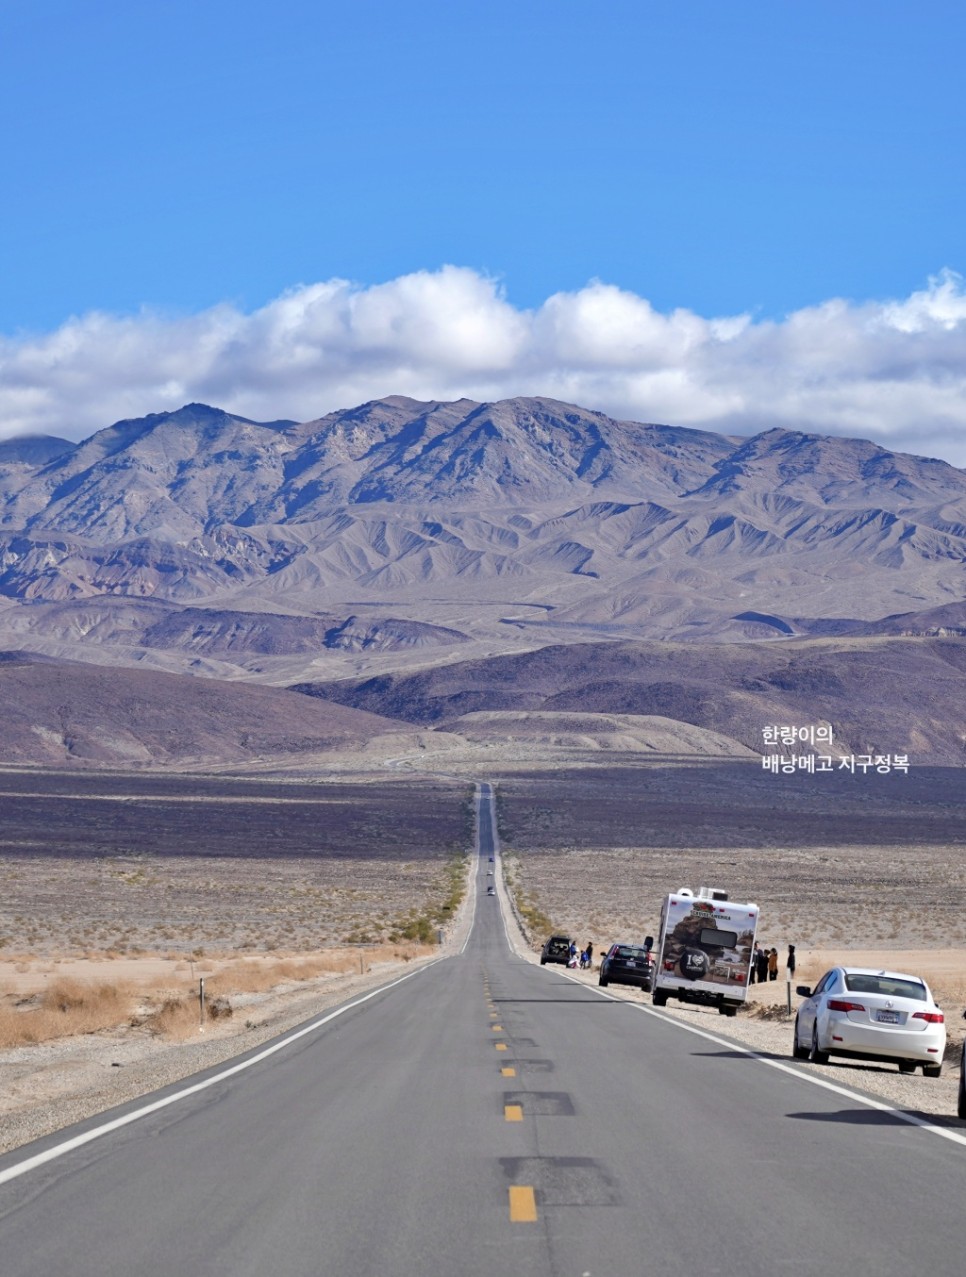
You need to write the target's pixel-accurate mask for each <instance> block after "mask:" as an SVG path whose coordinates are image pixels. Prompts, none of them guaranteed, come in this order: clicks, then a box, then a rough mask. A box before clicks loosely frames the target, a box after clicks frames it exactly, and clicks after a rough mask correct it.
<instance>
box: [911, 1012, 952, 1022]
mask: <svg viewBox="0 0 966 1277" xmlns="http://www.w3.org/2000/svg"><path fill="white" fill-rule="evenodd" d="M912 1018H913V1019H914V1020H926V1021H927V1022H928V1023H929V1024H942V1023H943V1020H944V1016H943V1013H942V1011H914V1012H913V1013H912Z"/></svg>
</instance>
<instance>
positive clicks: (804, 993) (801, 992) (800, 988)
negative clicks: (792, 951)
mask: <svg viewBox="0 0 966 1277" xmlns="http://www.w3.org/2000/svg"><path fill="white" fill-rule="evenodd" d="M795 992H796V993H797V994H798V996H799V997H800V998H810V997H811V996H812V991H811V989H810V988H809V987H808V985H807V984H798V985H796V986H795ZM963 1016H964V1018H966V1011H964V1012H963Z"/></svg>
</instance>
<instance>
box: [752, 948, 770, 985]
mask: <svg viewBox="0 0 966 1277" xmlns="http://www.w3.org/2000/svg"><path fill="white" fill-rule="evenodd" d="M755 965H756V974H757V976H758V983H759V984H767V982H768V950H767V949H759V950H758V955H757V957H756V958H755Z"/></svg>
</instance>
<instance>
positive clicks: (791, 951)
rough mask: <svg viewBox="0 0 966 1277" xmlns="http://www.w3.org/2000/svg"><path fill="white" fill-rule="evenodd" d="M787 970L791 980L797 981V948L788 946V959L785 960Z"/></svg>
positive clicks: (791, 945)
mask: <svg viewBox="0 0 966 1277" xmlns="http://www.w3.org/2000/svg"><path fill="white" fill-rule="evenodd" d="M785 970H786V971H787V972H788V978H789V980H794V979H795V946H794V945H793V944H790V945H789V946H788V957H787V958H786V960H785Z"/></svg>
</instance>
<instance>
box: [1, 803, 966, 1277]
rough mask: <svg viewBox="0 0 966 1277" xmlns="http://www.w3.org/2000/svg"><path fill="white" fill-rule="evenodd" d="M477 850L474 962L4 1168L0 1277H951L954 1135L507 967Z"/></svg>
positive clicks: (957, 1173)
mask: <svg viewBox="0 0 966 1277" xmlns="http://www.w3.org/2000/svg"><path fill="white" fill-rule="evenodd" d="M479 823H480V838H479V864H478V867H477V870H476V874H475V884H474V886H475V902H474V908H475V915H474V923H473V927H472V931H471V932H470V934H469V937H468V940H467V942H466V945H465V947H464V949H463V952H461V953H460V954H458V955H456V956H453V957H450V958H446V959H444V960H441V961H438V962H436V963H435V964H433V965H431V966H428V967H426V968H423V969H422V970H420V971H418V972H414V973H412V974H410V975H408V976H407V977H406V978H404V979H403V980H402V981H399V982H395V983H394V984H393V985H392V987H389V988H386V989H385V990H383V991H380V992H377V993H376V994H375V995H370V996H368V997H367V998H366V999H364V1000H361V999H360V1000H357V1001H356V1002H355V1003H349V1004H347V1005H346V1008H345V1009H344V1010H342V1011H340V1012H337V1013H335V1014H332V1013H329V1014H328V1015H327V1016H325V1017H321V1018H320V1020H319V1021H315V1022H313V1024H314V1026H315V1027H309V1026H306V1031H304V1032H303V1033H302V1036H300V1037H298V1038H296V1039H295V1040H294V1041H290V1042H289V1043H288V1045H282V1046H281V1047H280V1048H279V1049H277V1050H275V1051H274V1053H273V1054H270V1055H267V1056H265V1054H264V1048H262V1049H261V1050H260V1051H259V1052H256V1053H253V1054H254V1055H260V1056H264V1058H260V1059H258V1060H257V1061H256V1062H254V1063H252V1064H250V1065H248V1066H246V1067H242V1068H240V1069H239V1070H238V1071H236V1072H235V1073H233V1074H232V1075H230V1076H228V1077H225V1076H223V1075H224V1073H225V1066H224V1065H222V1066H220V1068H219V1069H218V1070H212V1073H211V1074H210V1075H207V1076H206V1075H202V1076H201V1077H200V1078H199V1079H192V1081H193V1082H200V1083H201V1084H202V1088H201V1089H196V1090H195V1091H194V1092H193V1093H191V1094H189V1095H187V1096H184V1097H183V1098H180V1099H176V1100H174V1101H172V1102H170V1103H168V1104H167V1105H166V1106H165V1107H162V1108H157V1109H156V1110H155V1111H153V1112H150V1113H148V1114H146V1115H143V1116H140V1117H138V1118H136V1120H132V1121H129V1122H127V1124H125V1125H122V1126H120V1127H119V1128H118V1129H116V1130H113V1131H110V1132H108V1133H105V1134H102V1135H99V1136H97V1137H96V1138H93V1139H90V1140H89V1141H88V1142H86V1143H79V1144H77V1146H76V1147H73V1148H72V1149H71V1150H70V1151H67V1152H64V1153H62V1154H60V1155H57V1156H51V1157H50V1158H49V1160H47V1161H42V1160H40V1159H41V1158H42V1157H43V1156H45V1155H48V1154H50V1153H51V1151H52V1150H54V1149H55V1147H56V1146H58V1145H60V1144H63V1143H64V1142H65V1141H66V1140H67V1139H68V1138H69V1137H76V1136H78V1135H80V1136H83V1135H84V1134H85V1133H89V1132H90V1131H91V1130H92V1129H94V1128H98V1127H100V1126H102V1125H103V1124H104V1123H105V1121H106V1120H107V1119H106V1118H105V1117H103V1116H102V1117H101V1118H98V1119H94V1120H92V1121H90V1122H88V1123H85V1124H84V1125H83V1126H82V1127H79V1128H77V1129H76V1130H75V1129H72V1130H70V1131H68V1132H61V1133H60V1134H59V1135H58V1136H55V1137H52V1138H51V1139H48V1140H45V1141H41V1142H39V1143H38V1144H36V1145H31V1146H30V1147H29V1148H27V1149H21V1150H19V1151H18V1152H16V1153H13V1154H9V1155H7V1156H6V1157H4V1158H2V1159H0V1256H2V1259H0V1268H2V1271H3V1273H4V1275H5V1277H68V1275H69V1277H88V1275H90V1277H94V1274H96V1275H97V1277H171V1275H172V1274H178V1275H179V1277H180V1275H185V1277H209V1275H212V1277H214V1275H219V1277H220V1275H224V1277H303V1275H304V1277H310V1275H311V1277H329V1275H330V1274H332V1275H333V1277H334V1275H336V1274H340V1275H341V1274H346V1275H347V1277H348V1275H351V1277H377V1275H378V1277H477V1275H479V1277H483V1275H484V1274H485V1275H486V1277H492V1275H493V1274H495V1273H506V1274H510V1277H636V1275H637V1274H654V1273H657V1274H661V1273H677V1272H678V1271H679V1270H680V1269H681V1268H682V1267H683V1266H686V1267H687V1269H688V1270H689V1271H690V1272H695V1273H700V1274H701V1277H709V1275H710V1274H718V1273H721V1274H729V1275H734V1274H741V1275H742V1277H750V1275H755V1274H775V1273H783V1272H789V1273H796V1274H803V1273H804V1274H826V1273H832V1272H839V1271H844V1272H853V1273H875V1274H877V1275H879V1277H887V1275H889V1274H899V1273H902V1274H906V1273H908V1272H909V1271H910V1270H911V1269H912V1268H915V1269H916V1270H920V1271H929V1270H930V1269H932V1270H934V1271H935V1270H941V1267H944V1268H945V1269H946V1270H947V1271H952V1270H953V1269H954V1268H955V1269H957V1270H958V1267H959V1263H961V1262H962V1261H961V1254H962V1228H961V1215H962V1211H963V1202H964V1200H966V1141H964V1140H962V1139H961V1135H960V1133H958V1132H952V1133H951V1138H950V1137H947V1138H943V1137H941V1136H940V1135H938V1134H936V1133H935V1132H933V1131H931V1130H929V1129H924V1128H921V1127H917V1126H914V1125H910V1124H908V1123H907V1122H905V1121H902V1120H901V1119H899V1118H897V1117H895V1116H894V1115H892V1114H890V1113H886V1112H882V1111H881V1110H877V1109H874V1108H870V1107H867V1106H866V1105H865V1104H864V1103H863V1102H862V1099H861V1097H859V1096H855V1097H854V1098H853V1097H852V1096H851V1095H850V1094H849V1093H847V1092H842V1091H839V1092H833V1091H830V1090H827V1089H823V1088H821V1087H819V1086H816V1085H814V1084H813V1083H811V1082H809V1081H808V1080H807V1079H806V1078H805V1077H804V1076H803V1075H802V1074H801V1073H800V1072H798V1071H796V1069H795V1068H794V1067H793V1066H792V1065H791V1064H788V1066H787V1067H786V1068H784V1069H778V1068H776V1067H773V1066H770V1065H769V1064H767V1063H765V1062H763V1061H761V1060H759V1059H756V1058H754V1057H753V1056H750V1055H749V1054H747V1053H746V1052H744V1051H743V1050H742V1049H740V1048H739V1047H737V1046H736V1045H732V1044H730V1043H729V1042H728V1040H727V1038H726V1037H725V1036H723V1035H722V1032H721V1031H720V1030H719V1028H718V1025H719V1023H720V1024H721V1026H722V1028H723V1030H724V1033H725V1034H726V1032H727V1022H726V1021H724V1020H719V1017H716V1016H710V1015H707V1016H701V1017H696V1022H697V1020H698V1019H700V1023H701V1025H702V1027H706V1028H707V1029H708V1030H709V1033H708V1036H699V1035H696V1034H695V1033H693V1032H689V1031H687V1030H685V1029H683V1028H682V1027H681V1025H680V1022H677V1021H674V1020H672V1019H670V1018H669V1017H667V1016H666V1015H664V1014H663V1013H661V1012H658V1011H655V1010H653V1009H651V1008H643V1009H642V1008H641V1007H639V1006H636V1005H634V1004H631V1003H629V1002H624V1001H620V1000H614V999H612V998H611V997H609V996H608V995H607V994H605V993H603V991H600V992H598V990H597V989H596V987H591V988H588V987H587V986H586V985H583V986H582V985H579V984H577V983H576V982H574V981H573V980H572V979H569V978H568V977H567V975H566V974H565V973H564V972H563V971H562V970H561V969H559V968H551V967H546V968H541V967H539V966H534V965H533V964H531V963H529V962H527V961H525V960H523V959H522V958H519V957H516V956H514V955H513V953H512V951H511V949H510V946H509V944H508V940H507V935H506V930H505V927H504V922H503V917H502V912H501V899H500V898H499V897H497V898H493V897H490V896H488V895H487V892H486V883H487V873H488V871H489V870H490V869H493V868H497V869H498V868H499V866H498V863H497V865H495V866H494V865H491V864H490V862H489V859H488V858H489V856H490V855H491V854H493V852H494V847H493V835H492V828H493V826H492V814H491V804H490V794H489V788H488V787H487V786H484V787H483V792H482V799H481V818H480V822H479ZM491 881H492V880H491ZM288 1036H289V1037H291V1035H288ZM242 1063H243V1064H244V1063H245V1062H244V1060H243V1061H242ZM186 1087H187V1084H186V1083H181V1084H179V1086H177V1087H173V1088H170V1090H169V1092H166V1093H162V1095H161V1098H162V1099H164V1098H168V1099H170V1098H171V1096H172V1095H177V1094H180V1093H181V1092H183V1091H184V1090H185V1089H186ZM152 1098H154V1097H152ZM144 1104H145V1102H144V1101H141V1102H140V1104H139V1105H130V1106H128V1107H127V1109H125V1110H118V1111H117V1112H116V1113H112V1114H110V1115H108V1116H109V1117H112V1118H114V1117H121V1118H124V1117H129V1116H131V1114H132V1113H133V1112H135V1111H137V1110H138V1109H139V1108H143V1107H144ZM957 1141H960V1142H957ZM28 1158H34V1159H36V1160H37V1161H38V1163H39V1164H37V1165H35V1166H34V1167H33V1169H28V1170H26V1171H24V1172H22V1173H21V1170H20V1168H22V1167H23V1165H24V1163H25V1162H26V1161H27V1159H28Z"/></svg>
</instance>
